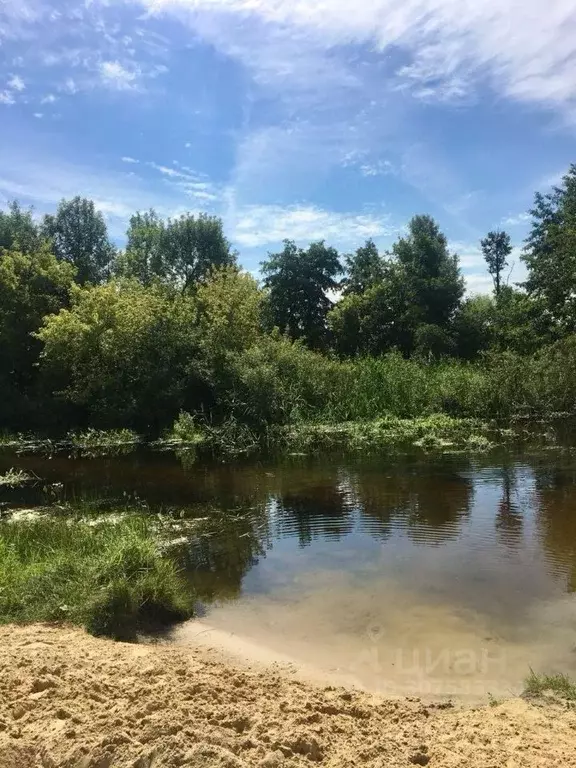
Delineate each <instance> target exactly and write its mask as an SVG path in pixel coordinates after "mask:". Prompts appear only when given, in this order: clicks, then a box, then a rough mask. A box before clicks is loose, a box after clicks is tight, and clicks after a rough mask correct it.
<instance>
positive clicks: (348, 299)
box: [0, 165, 576, 431]
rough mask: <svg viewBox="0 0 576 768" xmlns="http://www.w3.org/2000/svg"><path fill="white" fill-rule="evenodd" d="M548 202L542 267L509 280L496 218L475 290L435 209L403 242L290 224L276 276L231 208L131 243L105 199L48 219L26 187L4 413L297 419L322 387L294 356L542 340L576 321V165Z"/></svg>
mask: <svg viewBox="0 0 576 768" xmlns="http://www.w3.org/2000/svg"><path fill="white" fill-rule="evenodd" d="M530 216H531V226H530V232H529V235H528V238H527V240H526V242H525V244H524V248H523V252H522V257H521V258H522V259H523V260H524V262H525V265H526V268H527V273H528V277H527V280H526V282H525V283H524V284H522V285H510V284H509V281H508V276H507V269H508V267H509V266H510V265H509V261H510V258H511V252H512V247H511V242H510V237H509V235H508V234H507V233H506V232H503V231H498V230H495V231H492V232H489V233H488V234H487V235H486V237H484V238H483V239H482V240H481V242H480V247H481V250H482V253H483V255H484V258H485V261H486V268H487V271H488V273H489V274H490V275H491V277H492V279H493V284H494V290H493V292H492V294H491V295H480V296H473V297H466V296H465V290H464V279H463V276H462V273H461V269H460V265H459V259H458V256H457V254H454V253H451V252H450V249H449V246H448V242H447V239H446V237H445V235H444V234H443V233H442V231H441V230H440V227H439V225H438V223H437V222H436V221H435V220H434V219H433V218H432V217H430V216H427V215H417V216H414V217H413V218H412V220H411V221H410V222H409V224H408V226H407V228H406V232H405V234H403V235H402V236H401V237H399V238H398V239H397V241H396V242H395V243H394V244H393V246H392V247H391V249H390V251H389V252H386V253H381V252H379V251H378V249H377V247H376V245H375V243H374V242H373V241H372V240H367V241H366V242H365V243H364V244H363V245H361V246H360V247H358V248H357V250H356V251H355V252H353V253H349V254H340V253H339V252H338V251H337V250H336V249H335V248H334V247H332V246H330V245H328V244H327V243H325V242H324V241H319V242H314V243H311V244H310V245H309V246H308V247H299V246H298V245H297V244H296V243H295V242H293V241H291V240H286V241H285V242H284V246H283V248H282V249H281V250H280V251H278V252H277V253H269V254H268V257H267V259H266V260H265V261H264V262H263V263H262V282H261V284H259V283H258V282H257V281H256V280H255V279H254V278H253V277H251V276H250V275H249V274H247V273H245V272H243V271H242V270H241V269H240V267H239V265H238V254H237V253H235V251H234V250H233V249H232V247H231V244H230V242H229V241H228V239H227V238H226V236H225V234H224V230H223V225H222V221H221V220H220V219H219V218H218V217H215V216H210V215H207V214H200V215H198V216H194V215H192V214H184V215H182V216H180V217H177V218H172V219H171V218H168V219H162V218H161V217H160V216H159V215H158V214H157V213H156V212H155V211H154V210H150V211H148V212H137V213H135V214H134V215H133V216H132V217H131V219H130V221H129V224H128V230H127V233H126V245H125V247H124V248H123V249H119V248H117V247H116V246H115V245H114V243H113V242H112V240H111V238H110V236H109V233H108V231H107V226H106V221H105V219H104V216H103V215H102V213H101V212H100V211H98V210H97V208H96V205H95V204H94V202H93V201H92V200H88V199H85V198H82V197H75V198H73V199H71V200H63V201H62V202H61V203H60V205H59V206H58V208H57V210H56V212H55V213H54V214H47V215H45V216H44V217H43V218H41V219H38V218H36V217H35V215H34V212H33V211H32V210H31V209H25V208H23V207H22V206H20V205H19V203H18V202H16V201H14V202H11V203H10V204H9V205H8V208H7V209H6V210H1V211H0V359H1V360H2V368H1V370H0V394H1V395H2V402H1V404H0V428H1V427H5V428H8V427H10V428H15V427H16V428H20V427H24V426H30V425H32V426H36V425H40V426H41V425H44V424H46V425H47V426H51V425H54V424H55V423H60V422H62V423H66V424H75V423H77V422H78V423H80V422H84V423H87V422H92V421H95V420H96V421H98V422H100V423H104V424H109V425H116V424H119V423H122V424H124V423H129V424H136V425H138V426H141V427H143V428H146V429H150V430H151V431H158V430H160V429H162V428H163V427H164V426H165V425H166V423H168V422H169V421H170V420H171V419H172V420H173V419H174V417H175V415H177V413H178V411H179V410H181V409H183V408H186V409H187V410H190V411H191V412H194V413H201V414H203V417H204V418H212V417H213V416H214V415H215V414H217V415H218V417H219V418H223V417H225V414H226V413H232V412H234V414H235V415H238V414H239V415H240V417H241V418H246V419H250V418H253V417H254V414H255V412H256V411H258V412H259V418H261V419H262V420H264V421H266V420H269V421H288V420H290V419H291V418H294V417H295V413H297V412H298V409H299V407H300V406H299V405H298V404H299V403H301V404H302V403H303V404H305V407H306V408H308V407H310V406H311V404H312V405H313V404H314V401H315V395H314V392H313V391H312V390H310V387H313V384H312V383H307V382H306V381H304V379H302V378H300V379H299V381H298V393H297V394H295V388H294V386H293V384H294V376H295V373H294V371H295V369H296V368H299V369H306V370H310V371H311V370H313V369H314V367H315V366H316V368H318V365H320V363H318V361H319V359H320V357H321V358H322V360H323V361H324V363H325V365H326V366H328V367H329V365H332V364H336V363H337V361H338V360H341V361H343V363H342V364H343V365H344V364H346V365H347V364H348V363H346V361H353V360H355V359H365V358H367V357H381V356H382V355H387V354H392V353H394V354H396V355H399V356H401V357H402V358H403V359H405V360H414V361H418V363H419V364H422V365H436V364H441V363H442V361H446V360H450V359H453V360H458V359H460V360H463V361H475V360H478V359H481V358H482V357H483V356H486V355H489V354H495V353H509V354H515V355H524V356H530V355H532V356H533V355H536V354H538V352H539V350H542V349H546V348H549V347H550V346H551V345H554V344H555V343H558V342H559V341H561V340H562V339H567V338H570V337H571V336H572V335H573V334H574V333H575V331H576V328H575V323H576V305H575V302H576V166H575V165H572V166H571V167H570V169H569V170H568V172H567V174H566V175H565V176H564V178H563V180H562V182H561V184H559V185H558V186H557V187H555V188H553V189H552V191H551V192H549V193H546V194H541V193H537V194H536V196H535V200H534V205H533V207H532V209H531V211H530ZM311 355H312V357H311ZM304 360H306V361H308V362H306V363H305V364H304V362H303V361H304ZM314 361H315V362H314ZM324 363H322V364H324ZM326 370H328V368H326ZM330 370H332V369H330ZM299 375H300V374H299ZM291 377H292V378H291ZM312 378H314V376H312ZM291 387H292V389H291ZM309 390H310V391H309ZM263 392H265V393H266V396H264V395H263ZM342 397H345V393H342ZM291 398H292V399H291ZM287 404H288V405H287ZM302 407H304V406H302Z"/></svg>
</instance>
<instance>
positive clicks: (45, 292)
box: [0, 247, 74, 426]
mask: <svg viewBox="0 0 576 768" xmlns="http://www.w3.org/2000/svg"><path fill="white" fill-rule="evenodd" d="M73 276H74V270H73V268H72V267H71V266H70V265H68V264H63V263H61V262H59V261H57V260H56V258H55V257H54V256H53V255H52V254H51V253H50V252H49V250H48V249H47V248H46V247H43V248H41V249H40V250H37V251H33V252H31V253H29V254H28V253H22V252H20V251H14V250H3V249H0V359H1V360H2V367H1V369H0V392H1V394H2V397H1V398H0V421H2V422H4V424H8V425H13V426H21V420H22V419H23V418H25V417H26V415H27V414H26V410H27V408H29V407H30V406H29V401H30V398H32V397H33V396H34V394H35V391H36V385H37V363H38V357H39V355H40V351H41V348H42V345H41V344H40V342H39V340H38V339H37V338H35V337H34V335H33V334H34V333H35V332H36V331H38V330H39V328H40V326H41V325H42V323H43V321H44V318H46V317H49V316H50V315H51V314H52V313H55V312H58V311H59V310H60V308H61V307H63V306H65V304H66V303H67V301H68V290H69V288H70V286H71V285H72V280H73Z"/></svg>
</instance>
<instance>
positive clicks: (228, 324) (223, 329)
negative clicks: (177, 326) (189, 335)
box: [196, 266, 264, 358]
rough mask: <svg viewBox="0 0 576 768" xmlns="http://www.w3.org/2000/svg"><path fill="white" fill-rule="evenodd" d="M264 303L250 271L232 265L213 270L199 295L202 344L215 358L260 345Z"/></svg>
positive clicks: (199, 322) (199, 321) (202, 285)
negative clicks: (253, 345) (242, 270)
mask: <svg viewBox="0 0 576 768" xmlns="http://www.w3.org/2000/svg"><path fill="white" fill-rule="evenodd" d="M263 301H264V294H263V292H262V291H261V290H260V288H259V287H258V283H257V282H256V280H254V278H253V277H252V276H251V275H249V274H248V273H247V272H240V271H239V270H238V269H237V268H236V267H230V266H229V267H218V268H215V269H213V271H212V272H211V274H210V277H209V279H208V280H206V281H204V282H203V283H201V284H200V286H199V287H198V291H197V293H196V303H197V306H198V329H199V335H200V339H201V344H202V346H203V348H204V349H205V350H206V352H207V354H209V355H210V357H211V358H214V357H216V358H217V357H218V356H221V355H223V354H226V353H228V352H231V351H233V352H238V351H241V350H243V349H247V348H248V347H250V346H251V345H252V344H256V343H257V341H258V340H259V338H260V336H261V334H262V304H263Z"/></svg>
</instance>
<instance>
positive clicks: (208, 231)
mask: <svg viewBox="0 0 576 768" xmlns="http://www.w3.org/2000/svg"><path fill="white" fill-rule="evenodd" d="M160 244H161V248H160V251H161V257H160V263H161V264H162V267H161V270H162V271H163V272H164V273H165V276H166V278H168V279H169V280H171V281H172V282H174V283H175V284H177V285H179V286H181V287H182V288H184V289H186V288H189V287H190V286H192V285H193V284H194V283H197V282H199V281H200V280H202V279H204V278H205V277H206V276H207V275H208V274H209V272H210V270H211V269H212V268H213V267H225V266H233V265H234V264H235V263H236V256H235V254H234V253H233V252H232V250H231V248H230V243H229V242H228V240H227V239H226V238H225V237H224V231H223V229H222V220H221V219H219V218H218V217H217V216H208V215H207V214H204V213H201V214H200V215H199V216H193V215H192V214H189V213H187V214H184V215H182V216H180V217H179V218H177V219H168V221H167V223H166V225H165V227H164V230H163V232H162V236H161V238H160Z"/></svg>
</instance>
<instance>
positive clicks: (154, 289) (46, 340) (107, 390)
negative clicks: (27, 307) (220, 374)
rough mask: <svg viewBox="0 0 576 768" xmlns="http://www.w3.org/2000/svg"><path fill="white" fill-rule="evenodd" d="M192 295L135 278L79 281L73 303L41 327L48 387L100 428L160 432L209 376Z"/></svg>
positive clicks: (202, 388)
mask: <svg viewBox="0 0 576 768" xmlns="http://www.w3.org/2000/svg"><path fill="white" fill-rule="evenodd" d="M196 315H197V308H196V305H195V303H194V300H193V299H192V297H189V296H187V295H181V294H178V295H176V296H174V295H173V292H171V291H169V290H168V289H167V288H166V287H164V286H161V285H154V286H151V287H145V286H143V285H141V284H140V283H138V282H137V281H135V280H131V281H130V280H128V281H115V280H112V281H110V282H108V283H106V284H104V285H99V286H91V285H88V286H85V287H79V286H75V287H74V289H73V291H72V305H71V307H70V309H63V310H61V311H60V312H59V314H57V315H49V316H48V317H47V318H46V319H45V322H44V325H43V327H42V328H41V329H40V331H39V332H38V338H39V339H41V341H42V342H43V344H44V349H43V352H42V356H41V368H42V375H43V378H44V381H45V383H46V386H47V387H48V388H50V389H51V390H53V391H55V392H56V393H58V394H59V395H60V397H62V398H63V399H64V400H65V401H66V402H69V403H71V404H73V405H75V406H76V407H77V408H78V414H79V415H78V418H80V417H82V416H83V417H84V418H88V419H89V420H90V422H91V423H93V424H99V425H102V426H106V427H107V426H133V427H136V428H138V429H149V430H150V431H152V432H155V431H157V430H158V429H159V428H160V427H161V426H166V425H168V424H171V423H172V421H173V420H174V419H175V418H176V416H177V415H178V413H179V411H180V410H181V409H185V408H189V407H190V403H189V401H188V398H189V397H194V398H196V402H195V405H197V406H199V405H200V403H201V399H202V397H203V394H204V391H205V389H206V388H205V383H204V382H205V375H204V371H203V370H202V363H201V361H200V359H199V340H198V338H197V336H198V335H197V333H196V332H195V328H196Z"/></svg>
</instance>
